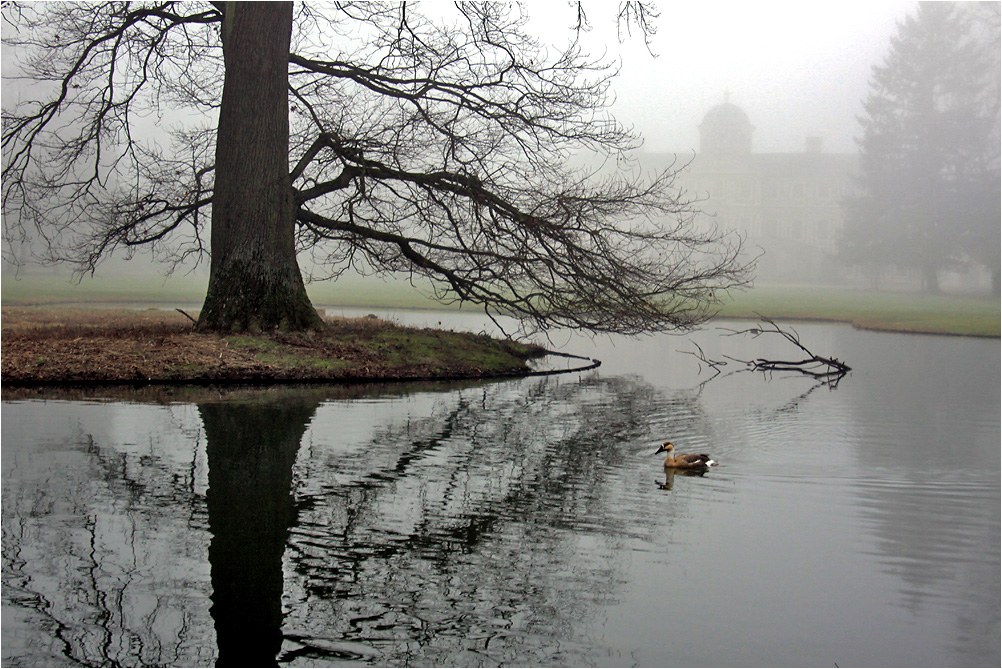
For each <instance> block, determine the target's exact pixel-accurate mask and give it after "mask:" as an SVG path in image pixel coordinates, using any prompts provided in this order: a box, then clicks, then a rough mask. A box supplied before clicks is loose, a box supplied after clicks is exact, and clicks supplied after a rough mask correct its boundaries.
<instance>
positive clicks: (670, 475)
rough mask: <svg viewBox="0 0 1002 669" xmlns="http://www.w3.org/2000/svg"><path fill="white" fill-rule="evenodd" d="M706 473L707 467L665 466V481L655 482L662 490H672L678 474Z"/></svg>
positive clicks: (685, 475)
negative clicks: (678, 467) (683, 467)
mask: <svg viewBox="0 0 1002 669" xmlns="http://www.w3.org/2000/svg"><path fill="white" fill-rule="evenodd" d="M704 474H706V470H705V469H676V468H675V467H665V480H664V483H662V482H660V481H655V483H656V484H657V486H658V487H659V488H661V489H662V490H671V489H672V488H673V487H674V486H675V477H676V476H682V477H687V476H703V475H704Z"/></svg>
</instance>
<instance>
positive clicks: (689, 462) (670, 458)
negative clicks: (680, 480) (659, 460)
mask: <svg viewBox="0 0 1002 669" xmlns="http://www.w3.org/2000/svg"><path fill="white" fill-rule="evenodd" d="M674 451H675V445H674V444H673V443H671V442H670V441H666V442H664V443H663V444H661V448H659V449H658V450H656V451H654V455H657V454H658V453H668V455H667V456H665V467H666V468H671V469H707V468H709V467H716V466H717V465H719V464H720V463H719V462H717V461H716V460H713V459H711V458H710V456H709V455H707V454H706V453H679V454H678V455H672V453H673V452H674Z"/></svg>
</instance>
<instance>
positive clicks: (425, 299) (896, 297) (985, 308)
mask: <svg viewBox="0 0 1002 669" xmlns="http://www.w3.org/2000/svg"><path fill="white" fill-rule="evenodd" d="M206 285H207V279H206V278H205V277H194V276H178V277H172V278H170V279H164V278H163V277H161V276H158V275H156V274H155V273H150V274H149V275H138V276H124V277H116V278H106V277H100V276H99V277H96V278H92V279H90V278H88V279H85V280H84V281H83V282H81V283H80V284H74V283H71V282H70V281H68V280H67V279H65V278H59V277H53V276H42V275H28V276H25V277H22V278H20V279H17V280H15V279H13V278H12V277H8V276H6V275H5V276H4V277H3V282H2V295H0V299H2V302H3V304H4V305H6V306H13V305H25V304H59V303H101V302H105V303H116V304H135V305H139V306H142V305H151V306H152V305H157V304H164V305H200V304H201V302H202V299H203V298H204V297H205V288H206ZM307 290H308V292H309V294H310V298H311V299H312V300H313V303H314V304H316V305H317V306H320V307H324V306H330V307H335V306H343V307H371V308H374V309H453V308H456V305H443V304H442V303H440V302H436V301H435V300H433V299H432V298H431V297H429V295H430V290H428V289H427V288H425V289H423V290H422V289H417V288H414V287H412V286H411V285H410V284H409V283H407V282H406V281H401V280H398V281H383V280H381V279H375V278H374V279H362V278H356V277H346V278H343V279H340V280H338V281H333V282H331V281H328V282H318V283H313V284H309V285H308V286H307ZM999 304H1000V303H999V300H998V298H993V297H987V296H986V297H978V296H970V295H955V294H948V295H937V296H929V295H921V294H917V293H894V292H874V291H865V290H853V289H848V288H821V287H809V286H763V287H759V288H755V289H754V290H750V291H745V292H736V293H734V294H732V295H731V301H730V302H728V303H726V304H725V305H724V307H723V308H722V309H721V310H720V313H719V317H720V318H757V317H758V315H759V314H761V315H762V316H765V317H768V318H773V319H777V320H824V321H841V322H846V323H852V324H853V325H855V326H857V327H862V328H869V329H878V330H887V331H892V332H917V333H930V334H957V335H973V336H981V337H998V336H999V334H1000V318H1002V314H1000V308H999ZM196 308H197V307H196Z"/></svg>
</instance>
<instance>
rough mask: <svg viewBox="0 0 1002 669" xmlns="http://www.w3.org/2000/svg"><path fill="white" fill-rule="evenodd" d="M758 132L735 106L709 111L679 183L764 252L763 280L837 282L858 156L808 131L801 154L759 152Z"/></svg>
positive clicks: (722, 222) (704, 208) (750, 246)
mask: <svg viewBox="0 0 1002 669" xmlns="http://www.w3.org/2000/svg"><path fill="white" fill-rule="evenodd" d="M754 130H755V128H754V126H753V125H752V124H751V122H750V121H749V119H748V115H747V114H745V112H744V111H743V110H742V109H741V108H740V107H738V106H737V105H735V104H732V103H730V102H724V103H723V104H719V105H717V106H716V107H713V108H712V109H710V110H709V111H708V112H707V113H706V116H704V117H703V122H702V123H700V124H699V140H700V141H699V152H698V153H697V154H696V156H695V157H694V158H693V160H692V163H691V164H690V165H689V167H688V169H686V170H685V171H684V172H683V173H682V175H680V185H682V187H683V188H685V190H686V191H687V192H688V194H689V196H690V197H696V198H699V199H700V200H701V201H700V202H699V203H698V205H697V206H698V208H699V209H700V210H701V211H703V212H704V213H705V214H706V215H709V216H713V217H714V218H713V220H714V221H715V222H716V224H717V225H718V226H719V227H720V228H721V229H731V230H736V231H738V232H739V233H741V234H742V235H744V236H745V238H746V248H748V249H749V251H751V252H753V253H757V252H758V250H759V249H761V250H762V251H764V255H763V256H762V257H761V259H760V260H759V264H758V271H757V276H758V279H759V280H762V281H767V282H801V281H807V282H812V283H814V282H829V281H833V280H836V279H837V278H838V275H839V273H840V268H839V266H838V265H837V263H836V262H835V260H834V259H833V257H832V256H833V254H834V252H835V249H836V244H837V242H838V235H839V232H840V231H841V229H842V227H843V216H844V214H843V211H842V206H841V202H842V200H843V198H844V197H845V196H846V195H848V194H849V192H850V190H851V188H852V180H851V177H850V175H851V172H852V171H853V170H854V169H855V168H856V165H857V163H858V157H857V155H856V154H836V153H825V152H824V151H823V141H822V138H821V137H807V138H806V139H805V141H804V150H803V151H802V152H799V153H755V152H753V151H752V134H753V133H754ZM651 158H654V156H651V155H648V156H647V157H646V158H645V162H646V160H649V159H651Z"/></svg>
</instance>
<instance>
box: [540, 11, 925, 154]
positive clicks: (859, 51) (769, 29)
mask: <svg viewBox="0 0 1002 669" xmlns="http://www.w3.org/2000/svg"><path fill="white" fill-rule="evenodd" d="M659 5H660V11H661V17H660V19H659V21H658V32H657V35H655V36H654V39H653V42H652V51H653V52H654V53H655V54H657V58H652V57H651V56H650V55H649V54H648V53H647V51H646V49H645V48H644V46H643V40H641V39H639V38H637V37H635V38H634V39H632V40H629V41H628V42H627V43H625V44H623V45H619V44H617V43H616V33H615V11H614V7H613V6H612V5H611V3H589V4H586V7H588V8H589V19H590V20H591V22H592V23H593V25H594V30H593V31H592V33H591V34H590V35H589V36H588V39H589V40H590V41H591V42H590V44H591V49H590V50H591V51H592V52H593V53H601V50H602V49H604V48H606V47H608V48H609V55H610V56H616V57H622V59H623V71H622V74H621V75H620V77H619V79H618V80H617V81H616V83H615V84H614V86H615V91H616V96H617V103H616V106H615V108H614V109H615V113H616V117H617V118H618V119H619V120H620V121H621V122H623V123H626V124H629V125H633V126H635V127H636V128H637V129H638V130H639V131H640V132H641V133H642V134H643V136H644V137H645V139H646V144H645V148H646V149H647V150H648V151H671V152H679V153H685V152H691V151H695V150H698V148H699V133H698V131H697V129H696V126H697V125H699V123H700V122H701V121H702V119H703V115H704V114H705V113H706V112H707V111H708V110H709V109H710V108H711V107H713V106H714V105H716V104H719V103H721V102H723V101H724V96H725V93H729V94H730V101H731V102H733V103H734V104H736V105H738V106H740V107H741V108H742V109H744V110H745V112H746V113H747V114H748V116H749V119H750V120H751V123H752V125H753V126H754V127H755V132H754V134H753V135H752V150H753V151H755V152H763V153H765V152H790V151H801V150H803V146H804V138H805V137H806V136H808V135H820V136H822V137H823V138H824V150H825V151H830V152H855V151H856V145H855V143H854V142H853V137H854V136H855V135H856V134H857V133H858V124H857V121H856V116H857V115H858V114H859V113H861V111H862V107H861V101H862V99H863V97H864V96H865V95H866V90H867V85H868V82H869V79H870V74H871V68H872V66H873V65H874V64H878V63H880V62H882V60H883V58H884V56H885V55H886V53H887V51H888V49H889V46H890V38H891V36H892V35H894V34H895V32H896V24H897V21H899V20H901V19H903V18H904V17H905V16H907V15H908V14H909V13H911V12H912V11H913V10H914V8H915V3H913V2H889V1H881V0H876V1H875V0H869V1H868V2H854V1H848V2H838V3H820V2H813V1H812V2H805V1H799V2H758V1H745V2H735V1H714V0H708V1H707V0H701V1H700V2H696V1H694V0H685V1H682V2H661V3H659ZM538 7H539V5H538V4H531V5H530V6H529V12H530V14H531V16H532V26H533V30H534V31H537V30H539V27H538V26H540V25H542V23H541V21H549V22H551V23H550V29H551V30H553V28H554V26H553V23H552V22H553V21H558V22H559V23H558V25H560V26H561V27H562V26H563V25H569V24H570V22H571V20H572V19H573V13H572V12H571V11H570V10H567V9H565V8H564V7H563V6H562V5H561V6H560V9H561V10H562V12H561V14H560V15H559V18H557V17H556V16H554V17H552V18H551V17H549V16H545V15H543V16H541V15H540V13H539V12H540V10H539V9H538ZM537 34H546V33H537ZM552 34H553V35H554V36H556V35H558V34H560V33H559V32H556V31H554V32H553V33H552ZM544 39H545V38H544ZM552 42H553V44H558V43H560V42H559V41H558V40H557V39H556V37H554V39H553V40H552Z"/></svg>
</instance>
